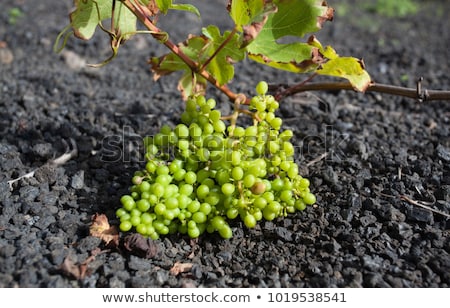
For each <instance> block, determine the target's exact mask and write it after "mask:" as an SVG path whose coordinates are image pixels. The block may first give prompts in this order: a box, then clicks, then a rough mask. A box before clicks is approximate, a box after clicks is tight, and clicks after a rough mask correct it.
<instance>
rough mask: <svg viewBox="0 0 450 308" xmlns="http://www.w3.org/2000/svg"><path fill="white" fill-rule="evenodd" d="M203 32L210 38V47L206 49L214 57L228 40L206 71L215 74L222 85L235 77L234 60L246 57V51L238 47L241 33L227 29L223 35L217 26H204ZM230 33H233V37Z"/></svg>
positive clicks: (208, 45) (209, 55)
mask: <svg viewBox="0 0 450 308" xmlns="http://www.w3.org/2000/svg"><path fill="white" fill-rule="evenodd" d="M202 32H203V35H204V36H205V37H207V38H208V39H209V42H208V44H207V47H208V48H207V49H206V50H205V52H206V54H207V55H208V57H212V56H213V55H214V53H215V51H216V50H218V49H219V47H220V46H221V45H222V44H223V43H224V42H225V41H227V43H226V44H225V45H224V47H223V48H221V49H220V50H219V52H217V54H215V56H214V58H212V60H211V61H210V62H209V64H208V65H207V66H206V71H207V72H208V73H210V74H211V75H212V76H214V78H215V79H216V80H217V82H218V83H219V84H220V85H224V84H226V83H227V82H229V81H230V80H231V79H232V78H233V77H234V66H233V62H236V61H242V60H243V59H244V58H245V51H244V50H243V49H239V48H236V46H238V45H239V35H238V34H232V33H230V32H229V31H226V32H225V33H224V34H223V36H222V35H220V30H219V28H217V27H216V26H208V27H207V28H203V31H202ZM230 35H232V37H231V38H230Z"/></svg>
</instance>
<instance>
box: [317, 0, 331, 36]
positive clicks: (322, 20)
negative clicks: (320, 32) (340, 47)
mask: <svg viewBox="0 0 450 308" xmlns="http://www.w3.org/2000/svg"><path fill="white" fill-rule="evenodd" d="M322 6H326V7H327V10H326V11H325V13H324V14H323V15H322V16H318V17H317V27H318V28H319V29H321V28H322V25H323V24H324V23H325V22H326V21H332V20H333V18H334V9H333V8H332V7H329V6H328V4H327V2H326V1H323V2H322Z"/></svg>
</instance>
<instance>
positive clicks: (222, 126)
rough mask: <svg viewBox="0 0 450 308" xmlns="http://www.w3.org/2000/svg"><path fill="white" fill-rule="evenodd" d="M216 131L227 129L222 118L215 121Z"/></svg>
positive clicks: (220, 131) (221, 131)
mask: <svg viewBox="0 0 450 308" xmlns="http://www.w3.org/2000/svg"><path fill="white" fill-rule="evenodd" d="M213 127H214V131H215V132H216V133H223V132H225V130H226V128H227V127H226V125H225V123H224V122H223V121H222V120H218V121H216V122H214V123H213Z"/></svg>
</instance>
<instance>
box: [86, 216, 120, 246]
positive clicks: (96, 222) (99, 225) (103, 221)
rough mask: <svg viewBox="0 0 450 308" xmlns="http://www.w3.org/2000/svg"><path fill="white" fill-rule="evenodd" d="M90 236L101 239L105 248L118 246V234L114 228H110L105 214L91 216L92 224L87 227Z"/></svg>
mask: <svg viewBox="0 0 450 308" xmlns="http://www.w3.org/2000/svg"><path fill="white" fill-rule="evenodd" d="M89 234H90V235H91V236H95V237H98V238H100V239H102V240H103V241H104V242H105V244H106V245H107V246H113V247H117V246H119V232H118V230H117V228H116V227H115V226H112V227H111V226H110V225H109V222H108V218H107V217H106V215H105V214H95V215H93V216H92V223H91V226H90V227H89Z"/></svg>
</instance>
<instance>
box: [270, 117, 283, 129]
mask: <svg viewBox="0 0 450 308" xmlns="http://www.w3.org/2000/svg"><path fill="white" fill-rule="evenodd" d="M282 123H283V120H281V118H278V117H275V118H273V119H272V120H271V121H270V126H272V127H273V128H274V129H276V130H279V129H280V127H281V124H282Z"/></svg>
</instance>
